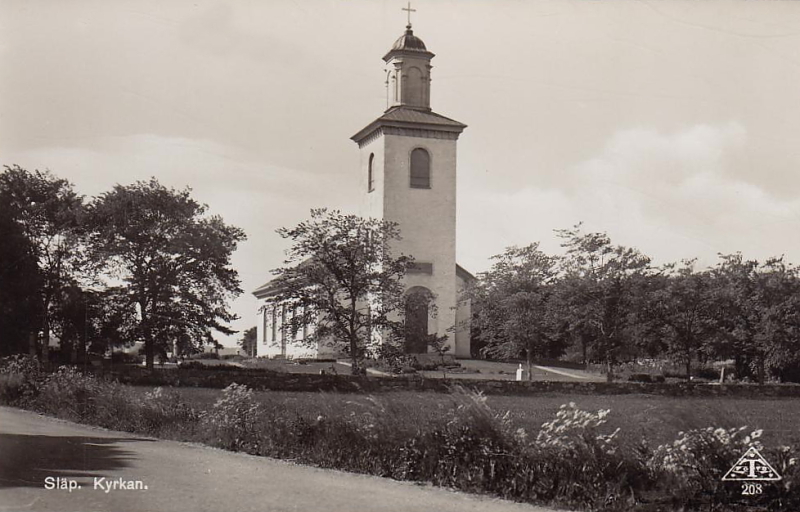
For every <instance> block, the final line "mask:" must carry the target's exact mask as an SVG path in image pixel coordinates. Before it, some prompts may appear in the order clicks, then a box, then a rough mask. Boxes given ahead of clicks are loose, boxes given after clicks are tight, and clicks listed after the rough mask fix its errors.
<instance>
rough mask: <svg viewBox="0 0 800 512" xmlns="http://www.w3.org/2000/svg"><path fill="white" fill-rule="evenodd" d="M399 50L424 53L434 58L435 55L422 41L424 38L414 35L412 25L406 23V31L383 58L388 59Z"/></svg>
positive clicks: (401, 51)
mask: <svg viewBox="0 0 800 512" xmlns="http://www.w3.org/2000/svg"><path fill="white" fill-rule="evenodd" d="M397 52H400V53H405V52H414V53H417V54H424V56H425V57H427V58H433V56H434V55H433V54H432V53H431V52H429V51H428V49H427V48H425V43H423V42H422V39H420V38H419V37H417V36H415V35H414V31H413V30H411V25H406V31H405V33H404V34H403V35H402V36H400V37H399V38H398V39H397V41H395V42H394V44H393V45H392V49H391V50H389V53H387V54H386V55H385V56H384V57H383V60H385V61H388V60H389V59H391V58H392V56H393V55H394V54H395V53H397Z"/></svg>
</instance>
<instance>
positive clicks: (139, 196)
mask: <svg viewBox="0 0 800 512" xmlns="http://www.w3.org/2000/svg"><path fill="white" fill-rule="evenodd" d="M206 211H207V206H205V205H201V204H199V203H198V202H196V201H195V200H193V199H192V198H191V197H190V190H189V189H188V188H187V189H185V190H182V191H178V190H175V189H171V188H166V187H164V186H163V185H161V184H159V183H158V181H157V180H156V179H155V178H152V179H151V180H150V181H147V182H143V181H139V182H136V183H134V184H132V185H128V186H122V185H117V186H115V187H114V189H113V190H112V191H111V192H107V193H105V194H103V195H101V196H99V197H97V198H95V200H94V201H93V202H92V203H91V204H90V205H89V222H90V227H91V233H90V237H89V245H90V250H91V254H92V259H93V262H94V263H95V265H97V267H98V268H99V269H101V270H103V271H105V272H106V273H108V275H109V276H111V277H112V278H115V279H118V280H121V281H122V282H123V283H125V286H124V290H125V296H126V297H127V300H128V305H129V307H131V308H134V310H135V312H136V315H137V318H138V322H137V326H136V336H137V337H138V338H140V339H142V340H143V341H144V344H145V359H146V363H147V367H148V368H150V369H152V368H153V361H154V357H155V355H156V352H158V353H162V354H163V353H165V352H166V351H167V347H169V346H170V345H171V344H172V343H173V342H175V341H176V340H181V339H184V340H186V339H188V340H191V342H192V343H193V344H202V343H204V341H205V340H206V339H209V338H210V331H211V329H214V330H216V331H219V332H221V333H224V334H233V333H234V332H235V331H233V330H231V329H230V328H229V327H227V326H226V325H225V323H227V322H230V321H232V320H234V319H235V318H236V316H235V315H233V314H231V313H230V312H229V311H228V309H227V307H228V306H227V303H228V301H229V300H230V299H232V298H234V297H236V296H238V295H239V294H241V293H242V289H241V287H240V283H239V277H238V274H237V272H236V270H234V269H233V268H231V267H230V259H231V254H232V253H233V251H234V250H236V246H237V244H238V243H239V242H241V241H243V240H244V239H245V235H244V232H243V231H242V230H240V229H239V228H236V227H233V226H229V225H226V224H225V223H224V222H223V220H222V218H221V217H219V216H208V215H206Z"/></svg>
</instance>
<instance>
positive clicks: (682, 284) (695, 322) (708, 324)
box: [644, 260, 717, 379]
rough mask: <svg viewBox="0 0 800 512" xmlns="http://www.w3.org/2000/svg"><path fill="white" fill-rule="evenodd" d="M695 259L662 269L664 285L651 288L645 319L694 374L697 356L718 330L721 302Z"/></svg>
mask: <svg viewBox="0 0 800 512" xmlns="http://www.w3.org/2000/svg"><path fill="white" fill-rule="evenodd" d="M694 263H695V260H684V262H683V266H681V267H678V266H677V265H676V264H674V263H672V264H669V265H665V266H664V267H663V269H662V274H661V275H660V277H661V281H662V283H661V286H658V287H656V288H655V289H654V290H651V291H650V293H649V294H648V295H647V301H646V304H645V306H644V308H645V312H644V317H645V320H646V321H648V322H649V323H651V324H652V325H653V326H654V327H655V331H656V332H657V334H658V335H659V338H660V339H661V340H663V342H664V344H665V348H666V352H667V354H669V356H670V357H672V358H673V359H675V360H677V361H680V362H682V363H683V364H684V366H685V368H686V378H687V379H689V378H690V376H691V368H692V361H693V360H694V359H697V358H698V356H699V354H700V353H701V351H702V350H703V349H704V348H705V347H706V343H707V341H708V340H709V339H710V338H711V337H712V336H713V335H714V333H715V321H714V320H715V315H716V311H717V308H716V306H717V302H716V300H715V294H714V291H713V286H712V284H713V283H712V282H711V277H710V276H709V275H708V273H707V272H695V270H694Z"/></svg>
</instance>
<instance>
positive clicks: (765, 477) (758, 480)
mask: <svg viewBox="0 0 800 512" xmlns="http://www.w3.org/2000/svg"><path fill="white" fill-rule="evenodd" d="M780 479H781V475H779V474H778V472H777V471H775V468H773V467H772V466H770V465H769V462H767V461H766V459H764V457H762V456H761V454H760V453H758V450H756V449H755V447H753V446H751V447H750V448H748V449H747V451H746V452H745V453H744V455H742V457H741V458H740V459H739V460H738V461H737V462H736V464H734V465H733V467H731V469H729V470H728V472H727V473H725V476H723V477H722V480H723V481H724V482H743V483H742V496H758V495H759V494H762V493H763V492H764V485H763V484H762V482H776V481H778V480H780Z"/></svg>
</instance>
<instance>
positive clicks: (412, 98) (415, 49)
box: [351, 22, 474, 357]
mask: <svg viewBox="0 0 800 512" xmlns="http://www.w3.org/2000/svg"><path fill="white" fill-rule="evenodd" d="M433 57H434V54H433V53H431V52H430V51H428V49H427V48H426V47H425V43H423V42H422V40H421V39H420V38H419V37H417V36H415V35H414V33H413V31H412V30H411V23H410V22H409V24H408V26H407V27H406V31H405V33H404V34H403V35H402V36H401V37H400V38H399V39H398V40H397V41H395V43H394V45H393V46H392V48H391V49H390V50H389V52H388V53H387V54H386V55H385V56H384V57H383V60H384V61H385V62H386V88H387V91H386V92H387V106H388V109H387V110H386V111H385V112H384V113H383V115H382V116H380V117H379V118H377V119H376V120H374V121H373V122H371V123H370V124H369V125H367V126H366V127H365V128H363V129H362V130H361V131H359V132H358V133H356V134H355V135H354V136H353V137H351V138H352V140H353V141H355V142H356V143H357V144H358V147H359V150H360V152H361V169H360V174H361V177H362V179H361V189H362V192H363V205H362V207H363V208H362V212H361V215H362V216H364V217H373V218H378V219H385V220H389V221H392V222H396V223H397V224H398V225H399V228H400V233H401V236H402V240H400V241H397V242H395V243H394V245H393V248H394V249H395V250H396V251H397V252H398V253H403V254H406V255H411V256H413V257H414V259H415V261H416V267H415V268H414V269H412V270H411V271H409V273H408V274H407V275H406V278H405V285H406V293H407V294H414V293H427V292H430V293H432V294H433V296H434V297H435V303H436V310H437V311H436V314H435V315H434V314H433V309H431V310H430V311H429V312H425V311H422V312H419V311H417V312H412V311H409V312H407V321H408V322H409V323H410V324H411V325H413V326H414V327H412V328H410V329H409V331H408V334H407V339H406V349H407V350H408V351H409V352H427V348H426V345H425V340H424V339H423V336H422V334H434V333H436V334H438V335H447V336H448V337H449V338H448V344H449V345H450V352H449V353H450V354H453V355H455V356H457V357H469V356H470V344H469V325H468V324H469V315H470V312H469V307H468V306H463V305H462V306H461V307H459V306H458V293H459V290H460V288H461V287H463V286H464V284H465V283H466V282H467V281H468V280H470V279H474V278H473V276H472V275H471V274H469V272H467V271H466V270H464V269H463V268H461V267H459V266H458V265H457V264H456V143H457V141H458V136H459V134H460V133H461V132H462V131H463V130H464V128H466V125H464V124H462V123H459V122H458V121H454V120H453V119H449V118H447V117H444V116H442V115H439V114H437V113H435V112H433V111H432V110H431V108H430V102H431V94H430V90H431V68H432V66H431V59H433ZM454 326H455V327H456V332H453V330H452V329H453V328H454Z"/></svg>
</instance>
